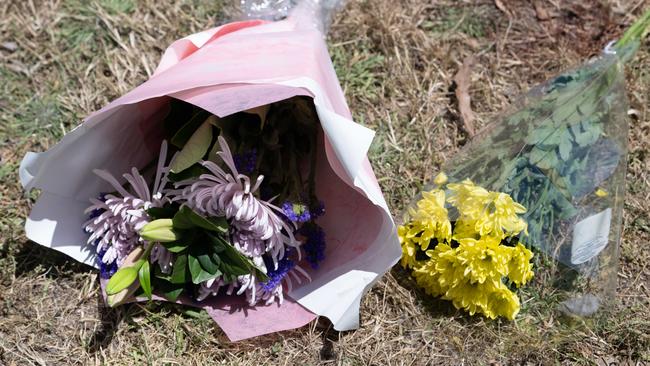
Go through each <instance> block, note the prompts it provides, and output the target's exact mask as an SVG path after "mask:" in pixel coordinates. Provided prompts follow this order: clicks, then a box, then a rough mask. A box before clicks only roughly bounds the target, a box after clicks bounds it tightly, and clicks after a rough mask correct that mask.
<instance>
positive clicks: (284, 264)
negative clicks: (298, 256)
mask: <svg viewBox="0 0 650 366" xmlns="http://www.w3.org/2000/svg"><path fill="white" fill-rule="evenodd" d="M264 262H265V264H266V268H267V270H268V272H267V274H266V275H267V276H268V277H269V280H268V281H267V282H264V283H262V288H263V289H264V290H266V291H269V292H270V291H273V290H274V289H275V288H276V287H278V285H279V284H280V283H281V282H282V280H283V279H284V278H285V277H286V276H287V275H288V274H289V271H291V269H292V268H294V267H295V266H296V263H295V262H294V261H292V260H291V259H290V258H289V256H285V257H284V258H282V259H281V260H280V261H279V262H278V268H277V269H275V270H274V269H273V263H272V262H271V261H270V260H268V259H265V260H264Z"/></svg>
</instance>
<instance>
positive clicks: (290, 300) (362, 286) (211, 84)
mask: <svg viewBox="0 0 650 366" xmlns="http://www.w3.org/2000/svg"><path fill="white" fill-rule="evenodd" d="M297 24H299V23H297V22H295V21H294V20H293V19H289V20H285V21H281V22H275V23H268V22H263V21H247V22H237V23H230V24H226V25H224V26H221V27H217V28H214V29H210V30H207V31H204V32H201V33H197V34H194V35H191V36H188V37H186V38H183V39H181V40H178V41H176V42H174V43H173V44H172V45H171V46H170V47H169V48H168V49H167V51H166V52H165V53H164V55H163V57H162V60H161V62H160V65H159V66H158V69H157V70H156V72H155V73H154V75H153V76H152V77H151V79H149V80H148V81H147V82H145V83H144V84H142V85H140V86H138V87H137V88H135V89H133V90H132V91H131V92H129V93H127V94H125V95H124V96H122V97H120V98H118V99H117V100H115V101H113V102H112V103H110V104H109V105H107V106H106V107H104V108H102V109H101V110H99V111H97V112H95V113H93V114H92V115H90V116H89V117H88V118H87V119H86V120H85V121H84V123H83V124H82V125H80V126H79V127H78V128H77V129H75V130H74V131H72V132H71V133H70V134H68V135H67V136H66V137H65V138H64V139H63V140H62V141H61V142H60V143H59V144H58V145H56V146H55V147H53V148H52V149H50V150H49V151H47V152H45V153H41V154H34V153H30V154H28V155H26V156H25V158H24V160H23V163H22V164H21V169H20V177H21V182H22V183H23V185H24V186H25V188H26V189H30V188H40V189H42V194H41V196H40V197H39V200H38V202H37V203H36V205H35V206H34V208H33V211H32V213H31V215H30V217H29V219H28V220H27V223H26V232H27V235H28V237H30V239H32V240H34V241H36V242H38V243H40V244H42V245H45V246H49V247H52V248H54V249H57V250H60V251H62V252H64V253H66V254H68V255H70V256H71V257H73V258H75V259H76V260H79V261H81V262H84V263H88V264H90V265H95V257H94V248H89V247H88V246H87V245H85V240H86V237H85V234H84V233H83V232H82V230H81V227H82V223H83V221H84V220H85V216H84V215H83V209H84V208H85V207H87V206H88V199H89V197H94V196H96V195H97V194H98V193H99V192H101V191H102V190H104V189H106V188H107V186H106V183H105V182H103V181H102V180H100V179H98V178H97V177H96V176H94V175H93V174H92V170H93V169H106V170H108V171H110V172H111V173H113V174H114V175H116V176H119V175H121V174H122V173H123V172H125V171H127V170H128V169H130V167H132V166H136V167H142V166H143V165H145V164H146V162H148V161H150V160H151V159H152V158H153V157H155V156H156V155H157V153H158V149H159V146H160V141H161V139H162V135H161V129H160V128H159V126H160V123H161V121H162V118H164V116H165V114H166V112H167V110H168V101H169V100H170V98H177V99H181V100H184V101H186V102H189V103H192V104H195V105H197V106H200V107H202V108H204V109H206V110H208V111H210V112H211V113H214V114H216V115H218V116H226V115H229V114H232V113H235V112H238V111H242V110H246V109H250V108H253V107H256V106H260V105H265V104H269V103H273V102H277V101H280V100H284V99H287V98H290V97H292V96H296V95H304V96H310V97H313V98H314V103H315V105H316V109H317V112H318V115H319V118H320V120H321V125H322V127H323V131H324V134H323V139H322V140H321V142H320V146H319V149H320V151H321V153H320V154H319V156H320V161H319V165H318V166H319V169H318V172H317V193H318V195H319V197H321V198H322V199H323V200H324V201H325V204H326V207H327V213H326V215H325V216H324V217H323V218H322V220H321V221H319V223H320V224H321V226H322V227H323V228H324V229H325V232H326V233H327V243H328V246H327V251H326V260H325V261H324V262H323V264H322V267H321V268H320V269H319V270H318V271H312V272H311V273H310V274H311V276H312V278H313V281H312V282H311V283H304V284H303V285H301V286H297V287H296V288H295V289H294V290H293V291H292V292H291V293H290V294H288V295H289V296H287V299H286V300H285V302H284V303H283V304H282V305H281V306H280V305H278V304H272V305H269V306H261V305H258V306H256V307H255V308H250V307H247V306H242V304H243V299H241V298H237V297H220V298H218V299H211V300H207V301H204V302H202V303H195V302H193V301H192V300H191V299H185V300H183V301H182V302H183V303H185V304H188V305H193V306H200V307H203V308H205V309H206V310H207V311H208V313H209V314H210V315H211V316H212V318H213V319H214V320H215V321H216V322H217V323H218V324H219V326H220V327H221V328H222V329H223V330H224V331H225V333H226V334H227V335H228V337H229V338H230V339H231V340H233V341H236V340H240V339H244V338H249V337H253V336H258V335H262V334H267V333H271V332H277V331H281V330H286V329H292V328H297V327H300V326H303V325H305V324H307V323H308V322H310V321H311V320H313V319H314V318H315V317H316V316H317V315H322V316H326V317H328V318H330V319H331V320H332V322H333V323H334V326H335V328H336V329H339V330H347V329H353V328H356V327H357V326H358V323H359V320H358V312H359V309H358V308H359V302H360V299H361V296H362V295H363V293H364V292H365V291H366V290H367V289H368V288H369V287H370V286H371V285H372V283H373V282H374V281H376V280H377V279H378V278H379V276H380V275H381V274H383V273H384V272H386V271H387V270H388V269H389V268H390V267H391V266H392V265H393V264H394V263H396V262H397V260H398V258H399V256H400V254H401V251H400V248H399V244H398V241H397V237H396V235H395V227H394V223H393V221H392V218H391V216H390V214H389V212H388V208H387V206H386V203H385V201H384V198H383V196H382V194H381V191H380V189H379V186H378V184H377V180H376V178H375V176H374V173H373V172H372V168H371V167H370V164H369V162H368V159H367V156H366V153H367V150H368V147H369V145H370V142H371V140H372V137H373V133H372V131H370V130H368V129H366V128H365V127H362V126H360V125H357V124H355V123H354V122H352V121H351V114H350V111H349V109H348V107H347V105H346V102H345V99H344V96H343V92H342V90H341V87H340V85H339V83H338V79H337V78H336V74H335V72H334V69H333V67H332V64H331V60H330V58H329V55H328V53H327V48H326V45H325V43H324V41H323V36H322V34H321V33H320V32H319V31H317V30H316V29H310V28H307V29H304V28H299V26H298V25H297ZM62 207H64V208H62Z"/></svg>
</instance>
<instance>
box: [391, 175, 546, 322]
mask: <svg viewBox="0 0 650 366" xmlns="http://www.w3.org/2000/svg"><path fill="white" fill-rule="evenodd" d="M445 178H446V176H442V175H440V176H438V177H437V178H436V181H435V182H434V183H436V184H437V185H438V187H442V186H443V185H444V184H445V182H446V179H445ZM447 187H448V189H449V194H448V196H447V197H445V196H446V195H445V191H443V190H442V189H440V188H438V189H434V190H432V191H429V192H424V193H423V194H422V199H421V200H420V201H418V202H417V205H416V207H415V208H412V209H411V210H409V215H410V219H411V221H409V222H408V223H407V224H405V225H404V226H400V227H399V228H398V234H399V237H400V243H401V245H402V265H403V266H404V267H407V268H411V269H412V275H413V277H414V278H415V281H416V283H417V284H418V286H420V287H422V288H423V289H424V290H425V292H426V293H427V294H430V295H433V296H442V297H443V298H444V299H448V300H451V301H452V303H453V304H454V306H455V307H456V308H458V309H465V310H467V311H468V312H469V313H470V314H472V315H473V314H476V313H481V314H484V315H485V316H487V317H488V318H492V319H493V318H496V317H499V316H502V317H506V318H508V319H513V318H514V317H515V315H516V314H517V313H518V312H519V309H520V303H519V299H518V297H517V295H516V294H514V293H513V292H512V291H510V289H509V288H508V287H507V286H506V285H505V284H504V281H506V278H510V280H511V281H512V283H514V284H516V285H517V286H520V285H522V284H525V283H526V282H527V281H529V280H530V279H531V278H532V276H533V272H532V264H531V263H530V259H531V258H532V256H533V255H532V252H530V251H529V250H528V249H526V248H525V247H524V246H523V245H521V244H518V245H517V246H516V247H514V248H513V247H511V246H509V245H502V242H503V240H504V239H507V238H508V237H513V236H515V235H518V234H520V233H521V232H525V231H526V222H525V221H524V220H523V219H521V218H520V217H519V215H520V214H522V213H524V212H526V209H525V208H524V207H523V206H522V205H520V204H518V203H516V202H515V201H514V200H513V199H512V198H511V197H510V196H509V195H507V194H504V193H499V192H489V191H487V190H485V189H484V188H482V187H479V186H476V185H474V183H472V182H471V181H470V180H465V181H463V182H461V183H452V184H448V185H447ZM446 204H451V205H452V206H454V207H455V209H456V210H457V211H458V214H459V217H458V218H457V220H456V221H455V222H454V223H453V225H452V223H451V222H450V220H449V216H448V215H449V212H448V210H447V207H446ZM452 227H453V233H452ZM504 244H507V243H504ZM419 251H424V252H425V253H426V256H422V257H420V256H419V254H418V252H419ZM416 257H417V258H416ZM418 258H419V260H418Z"/></svg>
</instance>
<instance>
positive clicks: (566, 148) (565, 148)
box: [558, 131, 573, 161]
mask: <svg viewBox="0 0 650 366" xmlns="http://www.w3.org/2000/svg"><path fill="white" fill-rule="evenodd" d="M566 133H567V134H568V131H567V132H566ZM566 137H567V138H564V139H562V140H561V141H560V145H559V146H558V147H559V149H560V158H562V160H563V161H567V160H569V157H570V156H571V147H573V143H572V142H571V140H569V139H568V137H569V136H566Z"/></svg>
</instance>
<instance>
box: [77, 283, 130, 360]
mask: <svg viewBox="0 0 650 366" xmlns="http://www.w3.org/2000/svg"><path fill="white" fill-rule="evenodd" d="M98 285H99V284H98ZM127 306H132V305H127ZM97 313H98V314H99V319H100V320H101V322H102V323H101V324H102V326H101V328H100V329H99V330H97V331H96V332H95V333H94V334H93V335H92V336H91V337H90V339H89V341H88V343H87V346H86V351H88V352H89V353H97V352H101V350H102V349H106V348H107V347H108V346H109V345H110V344H111V342H112V341H113V338H114V337H115V333H117V329H118V327H119V325H120V323H121V322H122V321H123V320H124V310H123V309H121V308H118V309H115V308H110V307H108V306H106V304H105V303H104V299H103V298H102V296H101V295H99V296H97Z"/></svg>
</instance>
